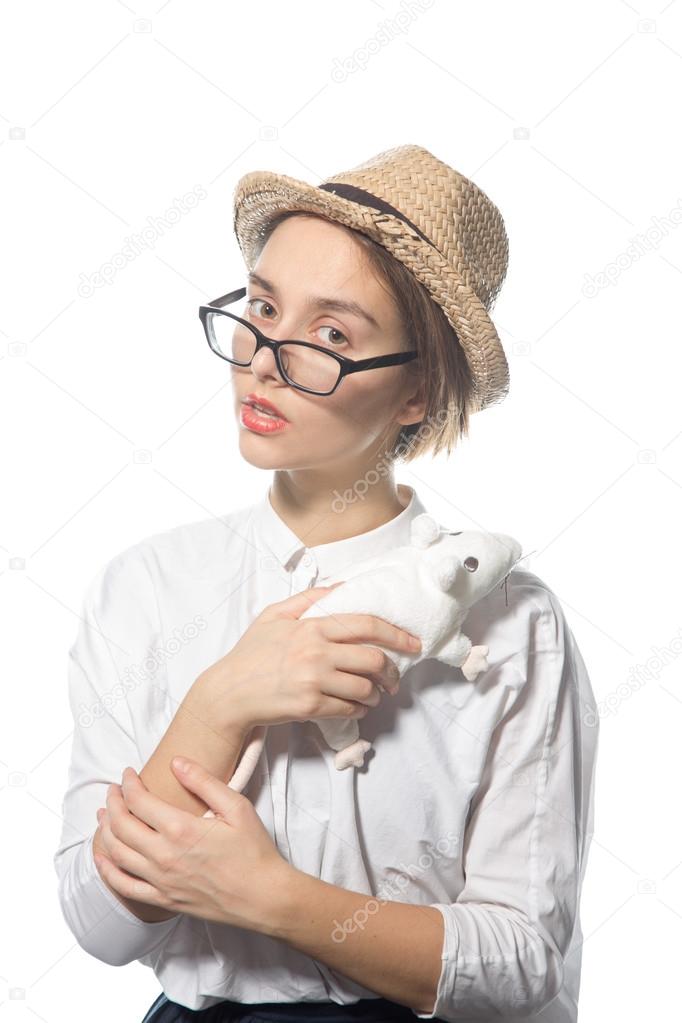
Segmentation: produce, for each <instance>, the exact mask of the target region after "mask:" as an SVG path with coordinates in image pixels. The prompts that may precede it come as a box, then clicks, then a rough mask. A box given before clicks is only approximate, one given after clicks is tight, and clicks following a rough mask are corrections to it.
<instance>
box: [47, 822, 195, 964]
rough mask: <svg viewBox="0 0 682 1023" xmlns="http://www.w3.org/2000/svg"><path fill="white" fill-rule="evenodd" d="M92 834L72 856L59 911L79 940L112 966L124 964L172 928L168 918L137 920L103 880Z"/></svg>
mask: <svg viewBox="0 0 682 1023" xmlns="http://www.w3.org/2000/svg"><path fill="white" fill-rule="evenodd" d="M93 839H94V834H93V835H91V836H90V837H89V838H87V839H86V840H85V841H84V842H82V843H81V844H80V845H79V846H78V848H77V850H76V852H75V855H74V856H73V858H72V860H71V863H70V864H69V867H68V869H67V871H66V874H65V875H64V879H63V882H62V885H61V887H60V893H59V894H60V903H61V907H62V913H63V915H64V919H65V920H66V922H67V924H68V926H69V929H70V930H71V932H72V934H73V935H74V937H75V938H76V941H77V942H78V944H79V945H80V946H81V947H82V948H83V949H84V950H85V951H86V952H88V953H89V954H90V955H92V956H94V957H95V958H96V959H99V960H101V961H102V962H104V963H108V964H109V965H111V966H124V965H126V964H127V963H130V962H133V961H134V960H136V959H140V958H141V957H142V956H145V955H147V954H148V953H149V952H151V951H152V950H153V949H154V948H155V947H156V946H157V945H158V944H159V943H160V942H162V941H163V940H164V939H165V938H166V937H167V936H168V935H169V934H170V932H171V931H172V930H173V928H174V927H175V925H176V924H177V922H178V920H180V918H181V917H182V915H183V914H182V913H178V914H177V915H176V916H174V917H172V918H171V919H170V920H157V921H154V922H147V921H145V920H140V919H139V917H137V916H135V914H134V913H131V911H130V910H129V909H128V908H127V907H126V906H124V905H123V903H122V902H121V901H120V900H119V899H118V898H117V897H116V896H115V895H114V893H113V892H112V891H110V889H109V888H108V887H107V885H106V884H105V883H104V881H103V880H102V878H101V876H100V873H99V870H98V869H97V864H96V863H95V860H94V856H93V848H92V845H93Z"/></svg>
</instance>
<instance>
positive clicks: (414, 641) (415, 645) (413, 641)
mask: <svg viewBox="0 0 682 1023" xmlns="http://www.w3.org/2000/svg"><path fill="white" fill-rule="evenodd" d="M421 645H422V641H421V640H420V639H418V637H417V636H410V646H411V647H412V649H413V650H421Z"/></svg>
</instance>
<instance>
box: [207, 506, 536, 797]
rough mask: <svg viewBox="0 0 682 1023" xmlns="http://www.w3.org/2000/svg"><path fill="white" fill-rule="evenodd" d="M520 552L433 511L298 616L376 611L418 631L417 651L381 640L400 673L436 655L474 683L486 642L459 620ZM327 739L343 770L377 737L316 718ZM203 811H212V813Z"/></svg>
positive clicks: (251, 762)
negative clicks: (443, 522) (451, 526)
mask: <svg viewBox="0 0 682 1023" xmlns="http://www.w3.org/2000/svg"><path fill="white" fill-rule="evenodd" d="M520 557H521V546H520V544H519V543H518V542H517V541H516V540H514V539H513V538H512V537H510V536H505V535H504V534H503V533H486V532H482V531H478V530H463V531H461V532H450V531H448V530H446V529H445V528H444V527H442V526H440V525H439V524H438V523H437V522H436V520H435V519H433V518H432V517H431V515H429V514H428V513H424V514H421V515H418V516H417V517H416V518H415V519H413V520H412V525H411V532H410V543H409V544H408V545H406V546H403V547H396V548H395V549H394V550H392V551H389V552H387V553H385V554H381V555H378V556H376V557H373V558H368V559H365V560H364V561H362V562H357V563H356V564H354V565H352V566H351V567H349V568H347V569H346V570H344V571H343V572H341V573H338V574H337V575H336V576H330V577H328V582H327V583H326V585H331V584H332V583H334V582H337V581H339V580H344V582H343V585H341V586H337V587H336V588H335V589H333V590H331V591H330V592H329V593H326V594H324V596H322V597H320V598H319V600H317V601H316V602H315V603H314V604H313V605H312V606H311V607H310V608H308V610H307V611H305V612H304V613H303V614H302V615H301V616H300V618H301V619H303V618H309V617H311V616H320V615H323V614H345V613H348V612H350V613H353V614H372V615H377V616H379V617H380V618H383V619H385V620H386V621H388V622H391V623H392V624H394V625H397V626H399V627H400V628H403V629H406V630H407V631H408V632H411V633H414V634H415V635H417V636H419V638H420V639H421V642H422V649H421V651H420V652H419V653H417V654H407V653H399V652H398V651H396V650H392V649H388V648H386V647H383V646H381V644H379V643H372V644H368V645H372V646H378V647H379V649H380V650H383V651H384V652H385V653H386V654H387V655H388V656H389V657H390V658H391V660H392V661H393V662H394V663H395V665H396V667H397V668H398V671H399V673H400V674H402V673H403V672H404V671H405V670H406V669H407V668H409V667H411V666H412V665H413V664H415V663H416V662H417V661H419V660H422V659H424V658H427V657H432V658H436V659H437V660H439V661H443V662H444V663H445V664H449V665H452V666H453V667H461V669H462V673H463V674H464V677H465V678H466V679H468V680H469V681H473V680H474V679H475V678H476V677H477V676H478V674H479V673H480V672H481V671H484V670H485V669H487V668H488V661H487V658H486V655H487V653H488V647H487V646H473V645H472V642H471V640H470V639H469V637H468V636H465V635H464V633H462V632H461V631H460V630H461V626H462V623H463V622H464V619H465V618H466V616H467V613H468V611H469V608H471V607H472V606H473V605H474V604H475V603H476V602H477V601H478V600H481V599H482V598H483V597H485V596H486V595H487V594H488V593H490V591H491V590H492V589H493V588H494V587H495V586H497V584H498V583H501V582H502V581H503V580H504V579H506V577H507V575H508V574H509V572H510V571H511V567H512V565H514V564H515V562H516V561H518V560H519V558H520ZM316 724H317V725H318V726H319V728H320V730H321V732H322V734H323V735H324V738H325V740H326V741H327V743H328V745H329V746H330V747H331V748H332V749H334V750H336V751H337V753H336V756H335V758H334V763H335V766H336V768H337V769H338V770H343V769H344V768H346V767H350V766H351V765H353V766H355V767H361V766H362V765H363V763H364V755H365V753H366V751H367V750H368V749H369V748H370V746H371V743H369V742H367V740H365V739H361V738H360V729H359V724H358V721H357V720H356V719H346V718H326V719H316ZM266 731H267V726H266V725H258V726H256V727H255V728H254V730H253V734H252V737H251V739H250V741H249V743H248V745H247V747H246V749H245V750H244V754H243V756H242V758H241V760H240V762H239V764H238V766H237V769H236V771H235V773H234V775H233V776H232V778H231V779H230V781H229V783H228V784H229V787H230V788H231V789H234V790H235V791H237V792H241V791H242V790H243V788H244V787H245V785H246V784H247V782H248V780H249V778H250V777H251V775H252V774H253V771H254V768H255V766H256V763H257V762H258V759H259V757H260V754H261V751H262V749H263V743H264V739H265V733H266ZM204 816H212V812H211V811H210V810H209V811H207V812H206V813H205V814H204Z"/></svg>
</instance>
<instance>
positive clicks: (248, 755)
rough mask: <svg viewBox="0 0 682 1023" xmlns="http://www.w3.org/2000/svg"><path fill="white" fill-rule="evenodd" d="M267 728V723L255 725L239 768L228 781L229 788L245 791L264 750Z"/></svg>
mask: <svg viewBox="0 0 682 1023" xmlns="http://www.w3.org/2000/svg"><path fill="white" fill-rule="evenodd" d="M267 730H268V726H267V725H256V726H255V728H254V729H253V731H252V734H251V739H250V740H249V743H248V745H247V747H246V749H245V750H244V752H243V754H242V758H241V760H240V761H239V763H238V765H237V770H236V771H235V772H234V774H233V775H232V777H231V778H230V780H229V782H228V783H227V785H228V788H231V789H234V791H235V792H243V790H244V789H245V788H246V785H247V783H248V781H249V779H250V777H251V775H252V774H253V772H254V770H255V768H256V764H257V763H258V761H259V759H260V755H261V753H262V751H263V743H264V742H265V733H266V732H267Z"/></svg>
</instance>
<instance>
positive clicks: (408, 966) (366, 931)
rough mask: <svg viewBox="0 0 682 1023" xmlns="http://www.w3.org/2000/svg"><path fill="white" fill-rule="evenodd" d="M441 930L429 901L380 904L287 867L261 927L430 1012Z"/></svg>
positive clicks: (385, 993) (382, 991)
mask: <svg viewBox="0 0 682 1023" xmlns="http://www.w3.org/2000/svg"><path fill="white" fill-rule="evenodd" d="M443 927H444V925H443V917H442V915H441V913H440V912H439V910H437V909H436V908H435V907H434V906H420V905H411V904H408V903H404V902H393V901H382V900H381V899H377V898H373V897H372V896H371V895H363V894H362V893H360V892H354V891H350V890H348V889H346V888H341V887H337V886H336V885H333V884H328V883H327V882H326V881H322V880H320V879H319V878H316V877H313V876H312V875H310V874H306V873H304V872H303V871H300V870H298V869H295V868H293V867H292V868H291V870H290V873H289V882H288V883H287V884H285V885H282V886H281V888H280V889H279V890H278V891H277V892H273V893H272V900H271V916H270V919H269V921H268V924H267V926H263V927H259V928H258V929H259V930H261V931H262V932H263V933H266V934H268V935H269V936H270V937H274V938H278V939H279V940H281V941H284V942H285V943H286V944H287V945H290V946H291V947H292V948H295V949H297V950H298V951H299V952H305V953H306V954H307V955H309V956H311V957H312V958H314V959H317V960H319V961H320V962H322V963H325V964H326V965H327V966H330V967H331V968H332V969H334V970H338V971H339V972H340V973H343V974H345V976H346V977H350V979H351V980H354V981H356V983H358V984H362V985H363V987H366V988H369V990H370V991H374V992H376V993H377V994H378V995H381V996H382V997H383V998H388V999H390V1000H391V1001H394V1002H398V1003H399V1004H400V1005H407V1006H409V1008H411V1009H413V1010H415V1011H416V1012H433V1006H434V1004H435V1000H436V992H437V989H438V982H439V979H440V974H441V969H442V960H441V953H442V949H443V941H444V929H443Z"/></svg>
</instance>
